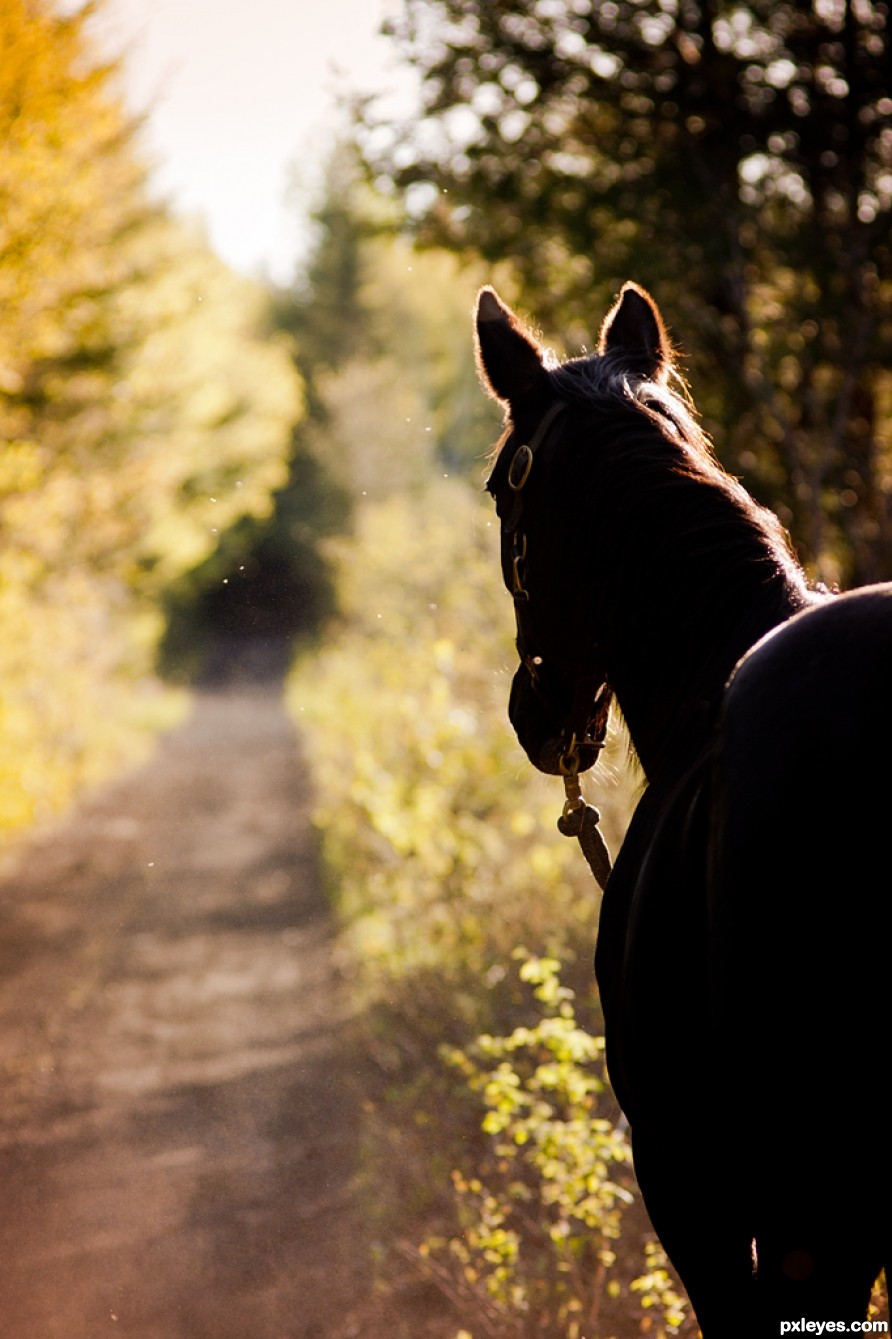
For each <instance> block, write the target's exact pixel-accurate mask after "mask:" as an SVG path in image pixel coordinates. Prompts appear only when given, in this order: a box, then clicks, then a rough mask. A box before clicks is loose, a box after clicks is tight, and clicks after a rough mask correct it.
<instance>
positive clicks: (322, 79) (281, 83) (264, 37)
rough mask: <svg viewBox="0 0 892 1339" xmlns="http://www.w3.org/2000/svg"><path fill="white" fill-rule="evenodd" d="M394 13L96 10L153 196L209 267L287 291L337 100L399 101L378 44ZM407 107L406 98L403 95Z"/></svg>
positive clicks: (146, 5) (367, 6)
mask: <svg viewBox="0 0 892 1339" xmlns="http://www.w3.org/2000/svg"><path fill="white" fill-rule="evenodd" d="M399 8H400V4H399V0H105V5H104V13H103V16H102V18H101V20H100V21H99V35H100V38H101V40H102V42H103V44H104V45H105V47H106V48H107V49H109V50H110V51H111V52H113V53H116V54H117V53H121V54H123V56H124V69H123V78H124V83H123V92H124V96H125V100H126V102H127V104H128V105H129V107H130V108H131V109H132V110H133V111H136V112H139V113H145V114H146V116H147V122H146V125H145V129H144V132H143V144H144V148H145V149H146V151H147V153H148V156H149V160H150V162H151V164H152V167H153V178H152V179H153V185H154V188H155V189H156V190H157V192H158V193H159V194H161V195H162V196H163V197H164V198H165V199H167V200H168V201H169V202H170V203H171V205H172V207H173V208H174V209H175V210H176V212H177V213H179V214H181V215H183V216H185V217H189V218H192V217H195V216H200V217H201V218H203V220H204V222H205V225H206V228H207V231H208V236H209V238H210V241H211V244H212V246H213V247H214V249H215V250H216V251H217V252H218V254H219V255H220V256H221V257H222V258H223V259H224V260H225V261H227V262H228V263H229V264H230V265H232V266H233V267H234V268H235V269H238V270H240V271H242V272H244V273H247V274H250V275H253V276H256V277H260V278H270V279H272V280H274V281H275V282H277V283H288V282H289V281H290V280H291V278H292V277H293V275H294V272H295V267H296V265H297V263H298V261H299V259H300V258H301V257H302V256H303V255H304V254H305V252H306V247H307V245H308V238H309V233H308V229H307V227H306V222H305V220H306V217H307V211H308V208H309V206H310V204H311V202H312V192H313V187H314V184H315V183H316V182H317V181H318V169H319V164H320V162H321V160H322V159H323V157H324V153H325V148H326V146H327V145H329V144H330V143H331V139H332V136H333V134H334V133H335V130H336V127H337V125H338V115H337V110H336V107H337V96H338V94H339V93H343V92H344V91H345V89H354V90H358V91H368V92H376V93H378V92H384V93H390V95H391V97H392V98H393V97H394V91H395V90H398V89H403V90H406V89H408V77H407V76H406V75H405V73H403V74H402V77H401V75H400V71H399V70H398V68H397V62H396V59H395V56H396V53H395V49H394V45H393V43H392V41H390V40H388V39H386V38H384V37H382V36H381V35H380V32H379V30H380V26H381V23H382V22H383V20H384V18H385V17H386V16H387V15H392V14H393V13H394V12H398V10H399ZM402 96H403V98H405V97H406V96H407V93H406V92H403V94H402Z"/></svg>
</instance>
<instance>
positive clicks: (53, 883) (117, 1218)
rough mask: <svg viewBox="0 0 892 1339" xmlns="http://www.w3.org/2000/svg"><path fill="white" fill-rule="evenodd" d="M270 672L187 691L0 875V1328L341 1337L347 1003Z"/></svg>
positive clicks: (348, 1106)
mask: <svg viewBox="0 0 892 1339" xmlns="http://www.w3.org/2000/svg"><path fill="white" fill-rule="evenodd" d="M308 803H309V793H308V785H307V781H306V777H305V772H304V769H303V767H302V764H301V758H300V751H299V744H298V740H297V738H296V736H295V734H294V731H293V730H292V728H291V726H290V724H289V722H288V720H287V718H286V715H285V712H284V708H283V704H282V698H281V685H280V683H275V682H267V683H265V684H264V683H261V684H251V683H247V684H245V683H242V684H239V683H229V684H224V685H220V686H218V687H217V688H213V687H207V688H205V689H203V690H202V691H200V692H199V693H197V694H196V698H195V703H194V708H193V711H192V714H191V716H190V718H189V719H188V721H187V722H186V723H185V724H184V725H183V726H182V727H181V728H180V729H178V730H177V731H175V732H173V733H171V734H170V735H169V736H167V737H166V738H164V739H163V740H162V741H161V742H160V744H159V747H158V749H157V751H156V753H155V755H154V756H153V758H152V760H151V761H150V762H149V763H148V764H147V765H146V766H144V767H142V768H140V769H139V770H137V771H135V772H133V773H131V774H130V775H128V776H126V777H125V778H124V779H123V780H120V781H118V782H116V783H115V784H113V785H111V786H109V787H107V788H105V789H104V790H103V791H102V792H101V793H99V794H97V795H95V796H93V797H92V798H91V799H90V801H89V802H88V803H85V804H84V805H83V806H81V807H80V808H79V809H78V811H77V812H76V813H74V814H73V815H72V816H71V817H70V819H69V820H68V821H66V822H65V823H64V824H63V825H61V826H60V827H59V828H58V829H57V830H56V831H54V832H53V833H52V834H50V835H49V836H44V837H43V838H41V839H40V840H39V841H36V842H33V843H31V844H29V845H28V846H27V847H25V848H23V849H21V850H20V851H19V852H18V853H17V854H16V856H15V858H14V861H12V862H7V867H6V869H5V870H4V872H3V879H2V888H0V1083H2V1091H0V1336H4V1337H5V1336H10V1339H12V1337H13V1336H14V1337H15V1339H101V1337H102V1336H106V1335H109V1336H111V1335H115V1336H136V1337H137V1339H311V1337H313V1336H325V1339H338V1337H339V1336H347V1335H350V1334H355V1333H356V1332H357V1331H356V1329H355V1327H354V1324H352V1323H351V1322H350V1321H349V1319H348V1316H349V1313H350V1312H351V1311H353V1309H354V1307H355V1306H356V1304H357V1303H358V1302H360V1300H361V1298H362V1297H363V1296H364V1294H365V1292H366V1290H367V1287H368V1280H367V1278H366V1266H365V1260H366V1247H367V1243H366V1242H365V1241H364V1240H363V1236H362V1227H361V1221H362V1213H361V1208H360V1205H359V1193H358V1190H357V1157H356V1154H357V1105H358V1103H357V1095H356V1092H355V1090H354V1088H353V1085H352V1073H351V1065H352V1059H351V1048H350V1045H349V1041H348V1035H349V1020H348V1017H347V1010H346V1005H345V1001H344V996H343V992H342V990H341V987H340V984H339V981H338V977H337V973H336V971H335V968H334V966H333V961H332V952H331V948H332V932H331V926H330V922H329V918H328V913H327V908H326V906H325V902H324V899H323V897H322V894H321V891H320V885H319V872H318V868H317V859H316V850H315V843H314V839H313V834H312V830H311V828H310V825H309V815H308Z"/></svg>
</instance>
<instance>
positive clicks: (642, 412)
mask: <svg viewBox="0 0 892 1339" xmlns="http://www.w3.org/2000/svg"><path fill="white" fill-rule="evenodd" d="M548 372H549V380H550V382H551V385H552V388H553V390H554V393H555V395H556V396H557V397H559V398H560V399H562V400H565V401H566V402H567V403H568V404H569V405H571V406H574V407H576V408H577V409H578V410H580V411H581V412H582V413H585V411H587V410H589V411H593V412H597V413H598V417H599V419H600V421H601V423H600V426H599V436H604V437H609V439H610V442H611V444H610V454H611V460H612V463H613V464H614V468H611V488H612V489H613V488H615V487H616V486H617V485H620V484H621V482H622V475H623V474H624V473H625V471H622V470H621V469H617V468H615V463H616V461H617V458H618V457H626V458H628V459H629V461H630V462H631V463H632V464H633V466H634V470H633V473H632V474H630V476H629V483H630V486H632V487H633V488H634V490H635V492H636V494H638V495H639V496H640V495H641V494H642V493H643V492H646V491H647V490H648V489H650V488H652V489H656V490H659V491H662V490H665V489H668V488H673V489H674V491H675V492H676V493H677V494H678V499H677V505H676V510H675V512H674V513H673V524H674V526H675V527H676V529H677V530H678V532H679V534H680V535H683V534H684V531H685V530H688V532H689V534H690V533H692V532H695V531H696V532H697V533H698V534H699V537H700V540H701V544H703V545H706V544H707V543H708V537H710V536H711V539H712V542H714V543H715V545H716V548H717V551H718V552H720V553H721V554H722V555H727V553H728V546H729V541H732V539H734V538H736V544H737V546H742V547H743V548H745V549H751V550H752V556H753V559H754V560H755V561H758V560H759V559H760V558H761V559H762V560H767V561H768V562H769V563H772V564H774V565H775V566H776V567H777V569H778V570H779V573H782V574H783V576H784V577H785V578H786V579H787V580H788V581H791V582H792V584H793V585H794V586H797V587H798V586H804V585H805V576H804V573H803V572H802V569H801V567H800V565H799V563H798V561H797V559H796V556H795V553H794V550H793V546H792V543H791V540H790V536H789V534H788V532H787V530H786V529H785V528H784V526H783V525H782V524H781V522H780V521H779V519H778V518H777V516H776V515H775V514H774V512H772V511H769V510H768V509H767V508H766V507H763V506H761V505H760V504H759V503H758V502H757V501H756V500H755V498H753V497H752V495H751V494H750V493H749V492H748V491H747V490H746V488H744V486H743V484H742V483H741V482H740V480H739V479H737V478H736V477H735V476H734V475H732V474H730V473H729V472H728V471H727V470H726V469H725V468H724V466H723V465H722V464H721V463H720V461H719V460H718V458H717V456H716V454H715V451H714V448H713V445H712V442H711V440H710V438H709V436H708V434H707V433H706V432H705V430H704V429H703V428H702V427H701V425H700V423H699V416H698V414H697V409H696V407H695V405H694V402H693V400H692V398H691V395H690V392H689V390H688V386H687V383H686V381H685V379H684V377H683V376H682V375H681V373H680V372H678V370H677V369H675V368H673V369H671V372H670V375H671V377H672V378H673V380H674V381H675V383H676V386H677V387H678V389H675V388H673V386H672V385H670V384H667V383H665V382H662V381H661V382H657V381H650V380H647V379H646V378H641V377H635V376H630V375H629V373H628V369H627V368H626V367H623V366H622V365H621V360H620V359H619V358H617V357H616V356H615V355H614V356H611V355H609V354H608V355H603V356H600V357H583V358H575V359H572V360H570V361H569V362H566V363H563V364H559V365H556V366H553V367H551V368H549V369H548ZM614 426H615V428H616V432H615V433H614V432H611V428H612V427H614ZM636 426H637V431H636V430H635V427H636ZM654 429H656V431H654ZM682 498H683V499H684V500H683V501H682ZM678 503H681V504H682V505H681V506H678ZM733 521H736V523H737V524H735V525H733V529H734V530H735V531H736V532H737V534H736V536H732V535H731V534H730V533H729V522H733ZM738 556H742V554H740V552H738Z"/></svg>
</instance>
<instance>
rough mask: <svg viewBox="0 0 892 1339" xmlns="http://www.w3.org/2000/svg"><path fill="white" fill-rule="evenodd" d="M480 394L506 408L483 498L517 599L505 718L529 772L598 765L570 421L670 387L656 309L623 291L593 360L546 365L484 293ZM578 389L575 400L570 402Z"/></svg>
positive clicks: (599, 668) (586, 516) (594, 681)
mask: <svg viewBox="0 0 892 1339" xmlns="http://www.w3.org/2000/svg"><path fill="white" fill-rule="evenodd" d="M477 358H478V367H479V370H480V374H481V378H482V380H483V383H484V385H485V386H486V387H487V389H488V390H489V391H490V393H491V394H492V395H493V396H494V397H495V398H496V399H498V400H499V401H501V402H502V404H503V405H504V406H505V411H506V417H505V429H504V432H503V435H502V437H501V439H500V441H499V443H498V446H497V448H496V453H495V459H494V463H493V468H492V471H491V473H490V476H489V479H488V481H487V488H488V490H489V492H490V493H491V494H492V496H493V498H494V499H495V503H496V510H497V512H498V515H499V518H500V521H501V561H502V572H503V576H504V579H505V584H506V586H507V588H508V590H509V592H510V593H511V595H512V597H513V600H514V607H515V615H516V622H517V650H518V655H519V658H520V664H519V666H518V668H517V671H516V673H515V675H514V678H513V681H512V685H511V694H510V700H509V706H508V714H509V718H510V720H511V724H512V725H513V727H514V729H515V731H516V733H517V736H518V739H519V740H520V742H521V744H522V746H523V748H524V750H525V751H526V753H527V755H528V757H529V758H530V761H531V762H532V763H533V764H534V766H536V767H537V768H538V769H539V770H540V771H542V772H547V773H550V774H552V775H556V774H559V773H565V772H567V771H568V770H572V771H585V770H586V769H587V768H589V767H591V766H592V765H593V764H594V762H595V761H596V760H597V757H598V752H599V750H600V749H601V747H602V745H603V742H604V736H605V733H606V729H607V719H608V715H609V711H610V705H611V701H612V690H611V687H610V684H609V682H608V674H607V666H606V664H605V660H604V654H603V650H602V648H601V646H600V645H599V642H598V640H597V632H596V631H595V633H594V634H593V628H594V629H597V617H596V611H594V610H593V609H592V608H590V607H586V601H587V600H590V596H591V591H590V588H589V587H588V586H587V585H586V584H585V583H583V582H582V581H581V579H580V572H581V570H582V565H583V564H584V562H585V561H586V557H587V550H588V549H590V547H591V541H592V535H591V514H590V512H588V511H587V509H586V506H585V504H584V500H583V499H581V498H580V496H579V481H578V479H574V469H575V467H576V463H577V461H578V454H579V453H578V449H577V448H576V447H575V444H574V441H573V434H572V432H571V431H570V430H569V428H568V421H571V420H572V418H573V406H574V401H575V400H578V399H579V400H584V399H585V397H586V396H587V395H589V394H590V393H591V390H592V388H593V387H601V388H606V387H608V385H609V386H614V387H621V388H624V392H623V391H621V392H620V393H626V394H628V393H629V388H630V387H635V386H638V385H640V384H642V383H647V384H649V385H651V386H652V387H653V388H654V389H655V391H656V388H657V387H659V386H660V385H662V384H663V383H664V382H665V381H666V380H667V378H668V375H669V372H670V369H671V362H672V360H671V350H670V346H669V341H668V338H667V336H666V331H665V328H664V326H663V322H662V320H661V318H660V314H659V312H658V310H657V308H656V306H655V304H654V302H653V300H652V299H651V298H650V297H649V296H648V294H647V293H645V292H644V290H643V289H641V288H638V287H637V286H636V285H634V284H626V286H625V287H624V288H623V290H622V293H621V294H620V296H619V298H618V300H617V302H616V303H615V304H614V306H613V308H612V309H611V311H610V312H609V313H608V315H607V317H606V318H605V320H604V322H603V325H602V327H601V333H600V338H599V342H598V352H597V353H596V354H594V355H592V356H590V357H587V358H579V359H573V360H571V361H569V362H567V363H565V364H564V365H563V366H562V367H557V366H556V365H552V364H551V362H550V360H549V358H548V356H547V355H546V354H545V352H544V351H543V349H542V348H541V347H540V345H539V343H538V342H537V340H536V339H535V337H534V336H533V335H532V334H531V333H530V331H529V330H528V329H526V328H525V327H524V326H523V325H522V323H521V322H520V320H519V319H518V317H517V316H516V315H515V314H514V312H512V311H511V310H510V309H509V308H508V307H506V306H505V305H504V304H503V303H502V302H501V300H500V299H499V297H498V296H497V294H496V293H495V292H494V290H493V289H491V288H484V289H483V290H482V291H481V293H480V295H479V299H478V305H477ZM576 387H578V388H579V390H580V394H579V395H578V396H577V394H576V393H575V389H576Z"/></svg>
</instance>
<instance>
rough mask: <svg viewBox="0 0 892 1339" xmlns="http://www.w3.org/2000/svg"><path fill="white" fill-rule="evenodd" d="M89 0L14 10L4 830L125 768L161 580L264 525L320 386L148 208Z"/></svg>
mask: <svg viewBox="0 0 892 1339" xmlns="http://www.w3.org/2000/svg"><path fill="white" fill-rule="evenodd" d="M91 14H92V7H91V6H90V5H86V6H84V7H82V8H80V9H78V10H72V8H71V7H70V6H66V7H65V8H64V9H61V10H60V9H57V8H56V7H55V6H53V5H52V4H51V3H50V2H49V0H0V310H2V313H3V320H2V323H0V442H2V444H3V451H2V455H0V546H2V567H0V690H2V695H0V732H2V738H3V741H4V746H5V747H4V750H3V759H4V761H3V764H2V767H0V782H2V785H0V791H2V795H3V803H2V805H0V829H2V828H4V827H6V826H16V825H19V824H21V823H25V822H28V821H30V819H31V818H33V817H35V816H40V815H42V814H45V813H49V812H51V811H52V810H53V809H54V808H56V807H58V805H59V804H61V803H64V802H65V800H66V799H67V798H68V797H69V795H70V794H71V792H72V790H73V788H75V787H76V786H78V785H80V784H82V783H83V782H84V781H85V780H86V779H88V778H92V777H94V776H95V775H96V771H97V766H102V767H104V766H107V765H110V764H111V763H113V761H114V760H115V758H116V756H117V754H119V752H120V750H119V749H118V746H117V744H116V742H115V740H114V738H113V736H114V733H115V732H114V729H113V725H114V723H115V722H120V720H121V718H122V716H126V714H127V712H128V710H129V709H130V706H131V702H132V700H133V698H134V693H133V683H134V680H135V679H137V678H139V676H141V675H145V674H146V672H147V671H148V669H149V668H150V666H151V662H152V656H153V652H154V649H155V645H156V642H157V639H158V636H159V634H160V631H161V627H162V624H163V616H162V613H161V611H160V601H161V597H162V594H163V591H164V590H165V588H166V587H167V586H168V585H169V584H170V583H171V582H172V581H175V580H176V579H177V578H178V577H180V576H181V575H182V573H184V572H185V571H187V570H189V569H190V568H192V567H194V566H196V565H198V564H200V563H201V562H203V561H204V560H206V558H207V557H208V555H209V554H210V553H211V552H212V551H213V550H214V548H215V547H216V546H217V544H218V542H219V537H220V535H222V534H223V533H224V532H225V531H226V529H227V528H229V527H231V526H233V525H236V524H238V523H239V522H240V521H241V520H243V519H244V518H246V517H257V516H262V515H265V514H268V512H269V510H270V507H271V494H272V492H273V491H274V489H275V488H276V487H277V486H279V485H280V484H281V483H282V481H283V479H284V477H285V461H286V457H287V450H288V445H289V441H290V436H291V430H292V426H293V423H294V421H295V420H296V419H297V418H298V417H299V416H300V413H301V386H300V380H299V378H298V376H297V373H296V372H295V369H294V365H293V361H292V357H291V351H290V345H289V344H288V341H287V340H286V339H285V338H284V337H282V336H281V335H279V336H274V335H273V334H272V332H271V331H270V329H269V327H268V324H267V323H266V314H267V301H266V296H265V294H264V293H263V292H262V290H260V289H259V288H258V287H257V286H256V285H253V284H251V283H249V282H248V281H247V280H242V279H239V278H237V277H236V276H235V275H233V274H232V273H231V272H230V271H229V270H228V269H227V267H226V266H225V265H224V264H223V263H222V261H220V260H219V259H218V258H217V257H216V256H214V255H213V253H212V252H211V251H210V249H209V247H208V246H207V244H206V243H205V241H204V239H203V238H202V237H200V236H195V235H194V234H193V233H192V232H190V231H189V230H187V229H185V228H184V227H182V226H181V225H179V224H177V223H176V222H174V221H173V220H172V219H171V218H170V217H169V216H168V215H167V214H166V213H165V211H164V210H163V209H161V208H160V207H158V206H155V205H153V204H152V203H151V201H150V200H149V197H148V195H147V192H146V188H145V173H144V169H143V166H142V161H141V158H140V154H139V149H138V144H137V140H136V133H137V128H136V127H135V126H134V125H133V123H132V122H131V121H130V120H129V119H128V117H127V116H126V114H125V112H124V110H123V108H122V106H121V104H120V101H119V99H118V97H117V96H116V93H115V90H114V83H113V80H114V74H115V71H114V67H113V66H110V65H108V64H106V63H103V62H101V61H100V60H99V59H98V58H97V56H96V53H95V51H94V49H93V45H92V41H91V35H90V28H89V20H90V17H91Z"/></svg>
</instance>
